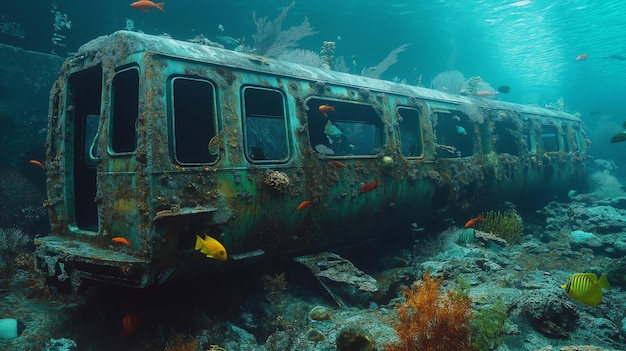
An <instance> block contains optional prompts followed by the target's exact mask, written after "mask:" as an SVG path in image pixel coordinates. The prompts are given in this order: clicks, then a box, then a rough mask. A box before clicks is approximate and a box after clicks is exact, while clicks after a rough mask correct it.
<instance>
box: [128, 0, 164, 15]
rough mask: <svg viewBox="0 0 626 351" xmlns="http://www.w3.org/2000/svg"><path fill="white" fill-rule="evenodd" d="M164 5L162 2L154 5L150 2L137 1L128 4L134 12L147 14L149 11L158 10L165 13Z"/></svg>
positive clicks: (147, 0) (144, 0)
mask: <svg viewBox="0 0 626 351" xmlns="http://www.w3.org/2000/svg"><path fill="white" fill-rule="evenodd" d="M164 5H165V3H164V2H157V3H155V2H153V1H150V0H139V1H135V2H133V3H132V4H130V7H132V8H134V9H135V10H139V11H143V12H148V11H150V10H151V9H159V10H161V12H163V13H165V10H163V6H164Z"/></svg>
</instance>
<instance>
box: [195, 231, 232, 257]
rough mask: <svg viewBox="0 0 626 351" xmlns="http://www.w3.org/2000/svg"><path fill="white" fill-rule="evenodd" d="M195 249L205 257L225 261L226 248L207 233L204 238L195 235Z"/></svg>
mask: <svg viewBox="0 0 626 351" xmlns="http://www.w3.org/2000/svg"><path fill="white" fill-rule="evenodd" d="M196 250H200V252H202V253H203V254H205V255H206V257H209V258H214V259H216V260H220V261H226V258H227V257H226V249H225V248H224V245H222V244H221V243H220V242H219V241H217V240H215V239H213V238H211V237H210V236H208V235H205V236H204V240H202V238H201V237H200V236H199V235H196Z"/></svg>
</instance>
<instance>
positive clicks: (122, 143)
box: [110, 67, 139, 154]
mask: <svg viewBox="0 0 626 351" xmlns="http://www.w3.org/2000/svg"><path fill="white" fill-rule="evenodd" d="M111 96H112V101H111V105H112V107H111V111H112V112H111V127H110V137H111V141H110V146H111V151H112V152H113V153H114V154H128V153H132V152H133V151H135V148H137V128H136V124H137V117H138V115H139V70H138V69H137V68H136V67H132V68H127V69H125V70H122V71H119V72H117V73H116V74H115V76H114V77H113V83H112V94H111Z"/></svg>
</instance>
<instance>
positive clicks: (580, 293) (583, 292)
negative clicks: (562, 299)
mask: <svg viewBox="0 0 626 351" xmlns="http://www.w3.org/2000/svg"><path fill="white" fill-rule="evenodd" d="M561 289H563V290H565V292H567V294H568V295H569V296H571V297H572V298H573V299H574V300H576V301H578V302H582V303H584V304H586V305H589V306H596V305H598V304H599V303H600V301H602V289H606V290H609V289H610V287H609V281H608V279H607V278H606V274H602V275H601V276H600V279H598V277H597V276H596V275H595V274H594V273H575V274H573V275H572V276H571V277H570V278H569V280H568V281H567V284H564V285H561Z"/></svg>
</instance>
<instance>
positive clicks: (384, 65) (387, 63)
mask: <svg viewBox="0 0 626 351" xmlns="http://www.w3.org/2000/svg"><path fill="white" fill-rule="evenodd" d="M407 47H409V44H403V45H400V46H398V47H397V48H395V49H393V50H391V52H390V53H389V54H387V57H385V58H384V59H383V60H382V61H380V62H379V63H378V64H377V65H376V66H374V67H367V68H364V69H363V71H361V75H362V76H366V77H370V78H380V76H381V75H382V74H383V73H385V71H386V70H387V69H389V67H391V66H392V65H394V64H395V63H396V62H398V55H399V54H400V53H402V52H404V50H406V48H407Z"/></svg>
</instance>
